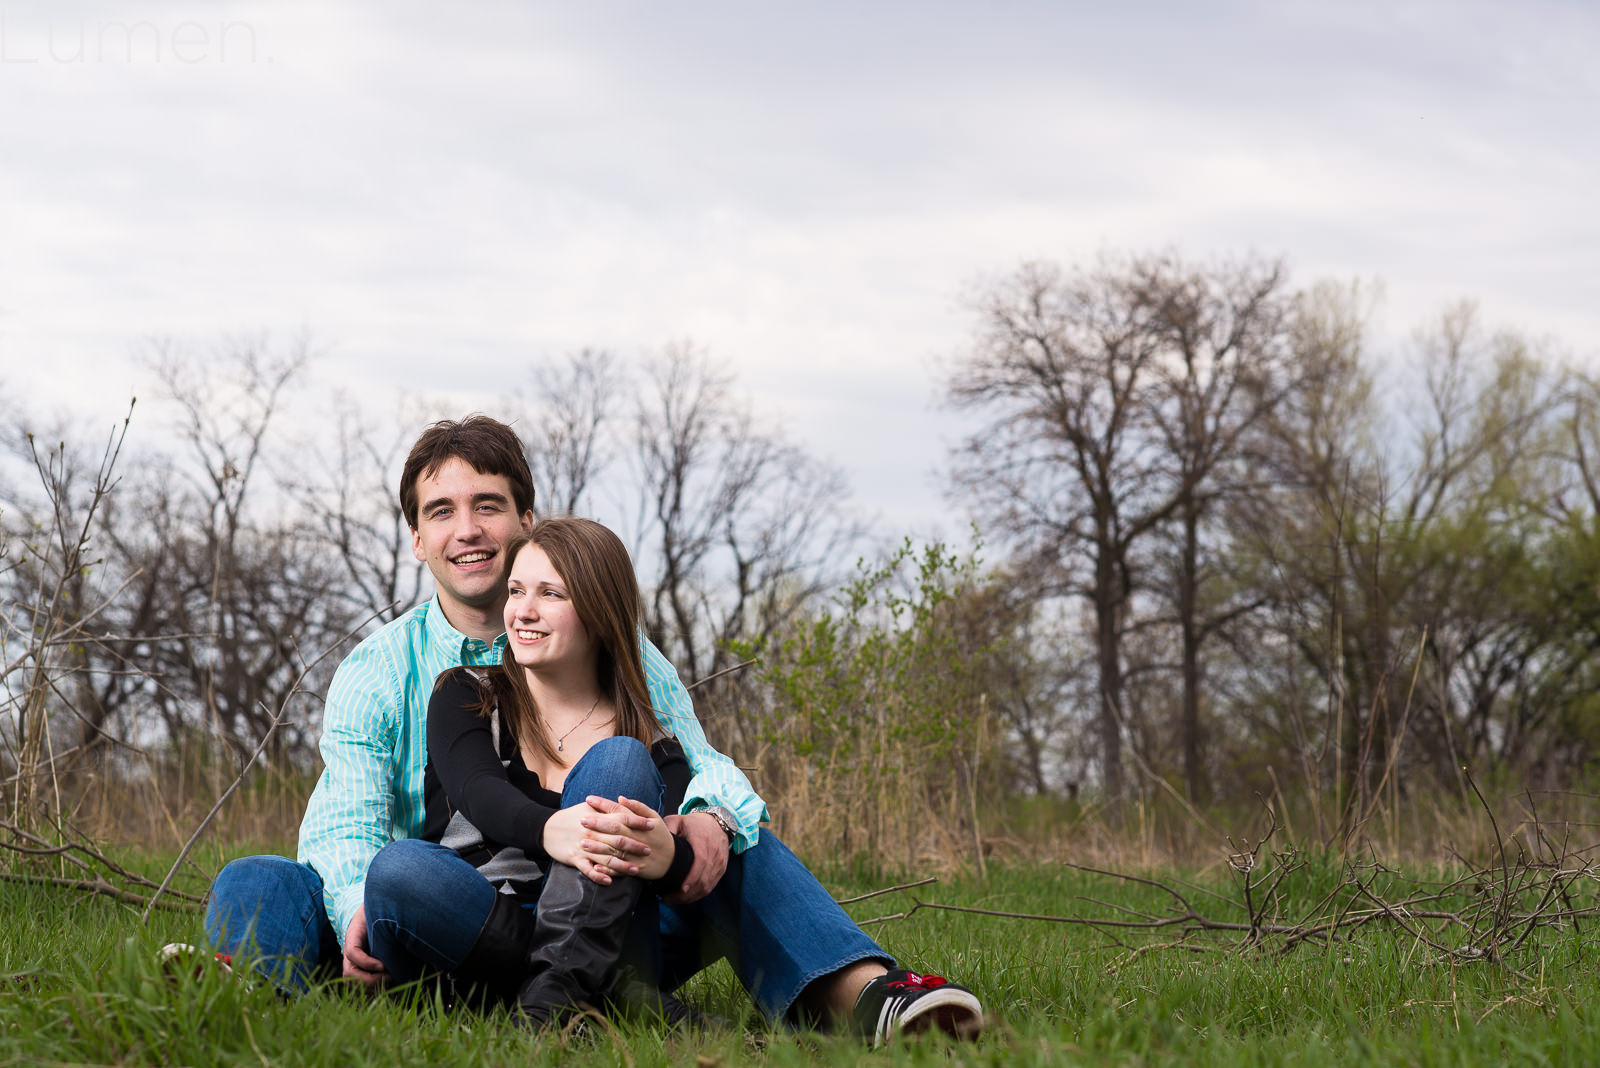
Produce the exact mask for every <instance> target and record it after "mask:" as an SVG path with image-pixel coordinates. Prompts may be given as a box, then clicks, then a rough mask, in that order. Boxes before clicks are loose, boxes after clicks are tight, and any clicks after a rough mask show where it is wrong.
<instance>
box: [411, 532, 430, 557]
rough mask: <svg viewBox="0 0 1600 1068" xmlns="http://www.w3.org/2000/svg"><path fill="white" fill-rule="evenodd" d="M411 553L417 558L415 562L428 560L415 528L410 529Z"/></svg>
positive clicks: (420, 536)
mask: <svg viewBox="0 0 1600 1068" xmlns="http://www.w3.org/2000/svg"><path fill="white" fill-rule="evenodd" d="M411 555H412V556H415V557H416V558H417V563H419V564H425V563H427V562H428V553H427V550H425V549H424V548H423V547H422V535H421V534H418V533H417V532H416V530H415V529H413V530H412V531H411Z"/></svg>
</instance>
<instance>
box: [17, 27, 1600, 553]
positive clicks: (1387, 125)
mask: <svg viewBox="0 0 1600 1068" xmlns="http://www.w3.org/2000/svg"><path fill="white" fill-rule="evenodd" d="M1597 10H1600V8H1597V7H1596V6H1594V5H1589V4H1580V3H1520V4H1516V5H1512V4H1486V3H1474V2H1470V0H1467V2H1463V0H1451V2H1425V3H1409V4H1408V3H1394V2H1390V3H1382V4H1378V3H1371V4H1369V3H1362V2H1354V3H1349V2H1346V3H1327V2H1323V3H1259V4H1258V3H1228V2H1214V3H1208V4H1194V3H1184V2H1173V3H1146V4H1140V3H1120V4H1097V5H1089V4H1078V3H1068V2H1058V3H1045V2H1005V0H993V2H990V3H984V4H979V3H970V4H954V3H939V2H930V0H920V2H917V3H877V4H864V3H860V2H859V0H858V2H855V3H849V4H843V3H816V2H813V3H805V4H801V3H783V4H779V3H759V2H756V0H744V2H740V3H671V2H666V0H636V2H631V3H606V2H584V3H578V2H563V3H559V4H556V3H529V2H487V0H486V2H478V3H473V4H470V5H446V4H444V3H438V2H435V3H421V2H386V3H383V4H373V3H365V4H357V3H351V2H346V0H317V2H315V3H311V2H306V3H271V4H268V3H262V4H181V3H161V2H148V3H125V4H117V5H111V4H76V3H69V2H52V3H48V4H46V3H0V20H3V22H0V133H3V136H0V389H4V390H6V391H7V392H8V393H9V394H10V395H11V396H12V397H13V398H22V399H25V400H26V401H28V402H29V403H30V404H33V405H36V406H38V407H39V408H40V409H41V410H42V409H45V408H58V407H60V408H67V409H70V410H71V411H73V412H76V413H82V414H85V415H88V416H91V417H95V418H98V419H101V420H103V421H104V422H105V423H107V424H109V423H110V421H112V420H113V419H115V418H117V417H120V415H121V413H122V410H123V408H124V407H125V406H126V402H127V398H128V396H129V395H130V394H133V393H136V392H142V393H146V394H148V393H149V383H148V381H146V380H144V379H143V378H142V372H141V371H140V369H139V367H138V365H137V363H136V361H135V360H134V359H133V358H132V356H133V354H134V353H135V352H137V351H138V350H139V348H140V346H141V345H142V344H144V343H145V342H146V340H147V339H149V338H151V337H154V336H165V337H170V338H174V339H177V340H178V341H180V342H183V343H188V344H191V345H194V346H197V347H205V346H207V345H209V344H210V343H211V342H212V341H214V340H215V339H216V338H217V337H219V336H220V335H222V334H224V333H228V332H239V331H244V330H260V329H265V330H269V331H272V332H274V333H275V334H278V335H281V336H286V335H288V334H290V333H292V332H294V331H296V330H299V329H301V328H305V329H307V330H309V331H310V332H311V334H312V335H313V336H314V338H315V339H316V340H317V341H318V342H319V343H320V345H321V346H322V347H323V348H324V349H325V350H326V355H325V356H324V357H323V358H322V359H321V360H320V362H319V363H318V365H317V367H316V369H315V375H316V381H317V382H318V383H319V384H321V385H325V386H327V387H328V388H330V389H331V388H349V389H357V390H359V392H360V393H361V395H362V396H363V397H365V398H367V399H368V400H369V401H370V402H372V403H373V404H374V406H375V409H376V410H379V411H381V410H383V409H382V407H381V404H380V403H379V402H380V400H381V398H382V397H384V396H385V395H386V394H387V392H388V391H391V390H397V389H400V388H405V389H408V390H410V391H412V392H429V391H446V392H448V393H449V395H450V396H451V397H452V398H455V399H456V400H458V401H459V403H460V404H461V405H462V406H463V410H465V409H466V408H468V407H473V406H477V405H479V404H485V403H488V402H489V399H490V398H492V397H494V396H495V394H496V392H497V391H499V390H500V388H501V386H500V383H503V382H505V381H508V380H511V379H513V378H514V377H515V376H516V374H517V373H518V369H519V368H521V367H527V368H528V369H529V370H530V373H531V370H532V369H533V368H534V367H536V366H537V365H538V363H539V362H540V361H541V360H548V359H551V358H552V357H554V356H556V355H559V354H560V353H562V352H565V351H567V350H569V349H574V348H577V347H580V346H601V347H609V348H613V349H616V350H618V351H620V352H623V353H626V354H633V353H637V352H640V351H643V350H647V349H656V348H659V347H660V346H661V345H663V344H664V343H666V342H669V341H672V340H675V339H684V338H691V339H693V340H694V341H695V342H697V343H698V344H699V345H701V346H703V347H704V348H706V349H707V350H709V351H710V352H711V353H712V354H713V355H714V356H716V357H720V358H722V359H724V360H726V361H727V362H728V363H729V365H730V366H732V367H733V368H734V369H735V370H736V371H737V373H738V375H739V381H740V383H741V384H742V386H743V387H744V388H746V389H747V390H748V391H749V392H750V393H751V395H752V400H753V403H754V404H755V406H756V407H757V409H758V410H759V411H761V412H762V413H764V414H766V415H768V416H769V417H772V418H778V419H781V420H782V422H783V425H784V426H785V427H787V428H788V430H789V431H790V432H791V434H793V435H794V436H795V437H797V438H799V439H801V440H802V441H803V442H804V443H805V444H806V445H807V447H808V448H810V449H811V451H813V452H814V453H816V454H818V455H821V456H823V457H826V458H829V459H832V460H834V461H835V462H838V463H840V464H841V465H843V466H844V467H845V468H846V470H847V472H848V474H849V476H850V479H851V482H852V484H853V486H854V488H855V493H856V498H857V501H858V503H859V504H860V506H861V507H862V509H863V510H864V511H866V512H869V513H874V514H878V515H880V516H881V517H883V521H884V523H885V524H886V525H887V526H888V527H890V528H891V529H890V530H889V533H890V534H891V535H892V534H893V533H894V532H895V531H896V530H917V531H919V532H922V531H926V530H928V529H931V526H932V525H933V524H934V523H936V522H937V521H938V520H939V518H940V516H941V515H942V514H944V513H945V512H946V511H947V509H948V504H947V503H946V502H945V500H944V498H943V496H942V491H943V482H942V480H941V477H940V475H939V474H938V471H939V470H940V469H941V468H942V467H943V466H944V460H945V455H946V449H947V447H948V446H949V445H950V444H952V438H953V436H954V435H953V425H952V421H951V419H950V417H949V416H948V414H947V413H945V412H943V411H942V410H941V409H940V408H939V403H938V399H939V382H940V379H941V372H940V366H941V361H948V359H949V358H950V357H952V356H953V355H955V354H958V353H959V352H960V351H961V349H962V347H963V345H964V343H965V339H966V337H967V336H968V334H969V332H970V329H971V320H970V317H969V315H968V313H967V311H966V310H965V306H964V303H963V301H964V298H965V296H966V295H967V294H968V293H970V292H971V291H972V288H973V286H974V285H976V284H980V282H981V279H983V278H985V277H989V278H992V277H994V276H996V275H998V274H1000V273H1002V272H1006V271H1008V270H1010V269H1012V268H1014V267H1015V266H1016V265H1017V264H1018V263H1019V262H1021V261H1022V260H1025V259H1037V258H1046V259H1053V260H1057V261H1061V262H1063V263H1067V264H1076V263H1086V262H1088V261H1090V260H1091V259H1093V257H1094V256H1095V255H1096V254H1097V253H1099V252H1100V251H1102V250H1110V251H1117V252H1138V251H1150V250H1159V249H1167V248H1171V249H1175V250H1176V251H1178V252H1180V253H1181V254H1183V255H1186V256H1189V257H1192V258H1196V259H1204V258H1209V257H1214V256H1225V255H1237V254H1242V253H1248V252H1258V253H1262V254H1267V255H1282V256H1284V257H1286V258H1287V260H1288V262H1289V264H1290V267H1291V270H1292V275H1293V278H1294V280H1295V281H1296V282H1299V283H1305V282H1309V281H1311V280H1313V279H1315V278H1319V277H1325V276H1336V277H1343V278H1351V277H1361V278H1373V277H1376V278H1381V279H1382V280H1383V282H1384V284H1385V286H1386V292H1387V300H1386V302H1385V304H1384V306H1383V315H1384V321H1385V325H1386V328H1387V329H1390V330H1392V331H1394V332H1395V333H1402V332H1404V331H1405V330H1407V329H1409V328H1410V327H1411V326H1413V325H1415V324H1416V323H1418V322H1420V321H1421V320H1423V319H1425V318H1426V317H1427V316H1429V315H1430V314H1432V313H1434V312H1436V311H1437V310H1438V309H1439V308H1440V307H1441V305H1442V304H1443V303H1444V302H1446V301H1448V300H1451V299H1453V298H1456V297H1461V296H1471V297H1476V298H1478V299H1479V300H1480V301H1481V303H1482V306H1483V312H1484V316H1485V318H1486V320H1487V321H1489V322H1490V323H1492V324H1506V325H1513V326H1517V327H1520V328H1522V329H1525V330H1527V331H1530V332H1532V333H1535V334H1548V335H1552V336H1553V337H1555V338H1558V339H1560V341H1561V342H1562V343H1563V344H1564V345H1565V347H1566V348H1567V350H1569V351H1570V352H1572V353H1573V354H1575V355H1576V356H1579V357H1581V358H1585V359H1587V360H1589V361H1590V362H1594V361H1595V359H1596V354H1597V353H1600V305H1597V300H1596V294H1597V293H1600V271H1597V269H1596V268H1597V265H1600V263H1597V261H1600V255H1597V252H1596V249H1600V208H1597V206H1596V203H1597V191H1596V187H1597V185H1600V182H1597V176H1600V136H1597V135H1600V107H1597V105H1600V64H1597V63H1596V62H1595V61H1594V57H1595V55H1596V54H1597V53H1600V14H1597V13H1596V12H1597ZM155 417H156V416H155V414H154V413H151V415H150V418H152V419H154V418H155ZM136 436H137V427H136Z"/></svg>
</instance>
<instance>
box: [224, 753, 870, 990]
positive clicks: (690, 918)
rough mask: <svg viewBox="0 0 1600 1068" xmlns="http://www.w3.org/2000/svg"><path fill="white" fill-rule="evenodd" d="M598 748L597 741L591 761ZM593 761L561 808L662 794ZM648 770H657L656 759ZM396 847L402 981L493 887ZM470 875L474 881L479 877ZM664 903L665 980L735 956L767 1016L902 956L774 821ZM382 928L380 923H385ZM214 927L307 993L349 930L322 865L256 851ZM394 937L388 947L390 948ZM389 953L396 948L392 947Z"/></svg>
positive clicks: (395, 928) (465, 935) (464, 927)
mask: <svg viewBox="0 0 1600 1068" xmlns="http://www.w3.org/2000/svg"><path fill="white" fill-rule="evenodd" d="M635 744H637V743H635ZM596 748H598V747H596ZM641 749H642V747H641ZM594 752H595V749H591V750H590V751H589V753H586V754H585V755H584V760H587V759H588V757H589V755H590V754H592V753H594ZM584 760H580V761H579V762H578V765H577V766H575V767H574V768H573V769H572V772H571V773H570V774H569V775H568V776H567V787H566V789H564V790H563V792H562V803H563V805H566V804H568V803H569V801H568V796H569V791H571V793H572V795H573V797H574V800H573V801H571V802H570V803H574V804H575V803H576V802H577V801H581V800H582V799H583V798H584V797H585V796H587V795H588V794H590V793H596V794H600V795H602V796H609V797H615V796H617V795H618V794H619V793H620V794H627V795H628V796H630V797H631V796H642V799H643V800H646V801H649V800H650V798H651V795H648V794H645V793H644V791H639V790H637V788H636V787H635V791H634V792H630V791H629V790H628V789H626V788H620V787H619V788H613V787H612V786H611V785H610V784H609V783H608V784H606V786H605V788H604V789H591V788H589V785H588V784H585V783H583V782H581V781H580V780H579V779H578V776H579V772H580V769H581V768H582V767H583V764H584ZM650 771H651V773H652V774H654V771H655V769H654V764H653V763H652V764H651V766H650ZM656 807H657V808H658V809H659V805H657V806H656ZM397 847H398V848H397ZM391 850H392V851H394V855H393V856H392V857H391V858H390V859H391V860H392V861H394V862H395V864H394V870H393V871H392V872H391V873H390V876H389V877H387V878H386V879H384V880H383V882H384V883H388V884H391V885H392V884H395V883H397V882H403V883H410V884H411V885H412V887H413V889H414V891H415V893H414V894H412V895H410V897H409V903H407V902H406V901H403V900H402V898H406V897H407V895H406V894H403V893H400V892H398V891H397V890H395V889H390V890H383V889H382V887H381V885H380V893H382V894H384V895H386V900H385V901H384V902H383V903H381V905H380V904H379V903H377V902H375V901H374V897H373V892H374V889H373V885H372V880H373V873H374V869H377V867H378V864H377V860H376V858H375V859H374V861H373V868H372V869H369V875H368V886H367V927H368V939H369V943H370V944H371V946H372V949H373V952H374V955H375V956H378V957H379V959H380V960H385V965H386V967H389V968H390V971H391V974H393V975H396V977H397V978H398V977H399V973H397V971H396V968H397V967H398V968H399V969H401V970H402V971H403V970H404V969H406V968H408V967H410V968H417V967H419V966H425V967H427V968H434V969H438V970H441V971H448V970H449V967H450V966H451V965H452V964H458V963H460V961H461V960H463V959H464V958H465V956H466V954H467V952H468V951H469V950H470V949H471V948H472V944H473V943H474V942H475V941H476V939H477V936H478V933H479V932H480V931H481V930H482V928H483V921H484V919H485V918H486V917H487V915H488V911H489V907H490V905H492V904H493V900H494V899H493V893H494V890H493V888H492V887H490V886H489V884H488V882H487V881H486V880H484V879H483V877H482V876H480V875H478V873H477V871H476V869H474V868H472V867H471V866H470V865H468V864H466V862H464V861H460V860H459V858H455V857H454V854H453V853H451V854H450V857H448V858H446V857H441V856H439V853H440V852H441V850H440V847H437V846H432V847H430V846H429V845H428V843H422V842H416V841H405V842H395V843H391V844H390V845H389V846H386V847H385V849H384V850H382V851H380V853H379V855H380V856H382V855H383V854H384V853H387V852H390V851H391ZM443 852H449V851H448V850H445V851H443ZM452 860H453V861H454V863H453V864H452V863H450V861H452ZM462 869H465V871H464V872H463V871H462ZM469 874H470V876H471V879H476V880H477V882H476V883H473V882H471V879H468V878H467V875H469ZM436 878H437V879H438V880H439V881H438V882H437V883H436V884H435V885H436V886H438V887H453V888H454V889H453V890H441V891H433V890H428V889H427V888H426V886H425V885H424V884H426V883H427V882H429V881H431V880H433V879H436ZM458 878H459V882H456V881H454V880H456V879H458ZM412 880H416V882H412ZM450 893H457V894H459V896H457V897H450V896H449V894H450ZM647 898H648V895H647ZM650 900H651V901H652V902H653V899H650ZM426 901H432V902H433V903H434V906H433V908H432V912H433V915H432V916H431V917H430V916H421V915H419V914H418V913H417V911H416V910H418V909H421V908H424V907H426V904H425V902H426ZM375 908H376V909H377V911H375ZM659 908H660V923H659V940H658V943H657V945H658V947H659V950H660V961H661V965H660V969H661V978H662V982H661V985H662V988H663V989H665V990H669V991H670V990H674V989H676V988H677V987H678V986H679V985H681V984H682V983H683V982H684V981H685V980H687V979H688V978H689V977H690V976H692V975H694V974H696V973H697V972H699V971H700V970H701V969H702V968H705V967H708V966H710V965H711V964H713V963H715V962H716V961H717V960H718V959H719V958H723V957H726V958H727V960H728V962H729V963H730V964H731V965H732V966H733V970H734V973H735V974H736V975H737V976H738V977H739V979H740V981H741V982H742V983H743V984H744V986H745V988H746V989H747V990H749V991H750V993H751V995H752V996H753V997H754V998H755V1001H756V1004H757V1006H758V1007H759V1008H760V1009H761V1011H762V1012H763V1013H764V1014H765V1015H766V1016H767V1017H768V1018H769V1019H774V1020H777V1019H782V1018H783V1017H784V1016H785V1015H786V1014H787V1013H788V1012H789V1010H790V1008H791V1007H792V1006H793V1005H794V1002H795V1000H796V999H797V998H798V997H799V995H800V992H801V991H802V990H804V989H805V987H806V986H807V984H809V983H810V982H812V980H814V979H818V978H820V977H822V976H825V975H829V974H831V973H833V972H836V971H838V970H839V969H841V968H843V967H845V966H846V965H848V964H851V963H854V962H855V961H859V960H879V961H882V962H884V963H885V964H887V965H888V966H890V967H893V966H894V960H893V958H892V957H890V955H889V954H888V953H885V952H884V951H883V949H882V947H880V946H879V945H878V944H877V943H876V942H874V941H873V940H872V939H870V938H868V937H867V936H866V934H865V933H864V932H863V931H862V930H861V928H859V927H857V926H856V925H855V923H854V922H853V921H852V920H851V919H850V917H849V916H847V915H845V912H844V910H843V909H841V908H840V907H839V905H838V903H837V902H835V901H834V900H833V898H832V897H831V896H829V894H828V892H827V891H826V890H824V889H823V887H822V884H820V883H818V882H817V880H816V878H815V876H813V875H812V874H811V872H809V871H808V870H806V867H805V866H804V865H803V864H801V863H800V861H799V859H798V858H797V857H795V855H794V854H793V853H791V852H790V851H789V850H788V848H787V847H785V846H784V844H783V843H782V842H780V841H779V840H778V838H777V836H776V835H773V834H772V833H770V832H769V831H765V830H763V831H762V833H761V836H760V839H759V840H758V841H757V842H756V844H755V845H753V846H751V847H750V848H749V849H747V850H745V851H744V852H743V853H740V854H736V855H735V856H733V857H730V858H729V861H728V871H727V873H726V874H725V875H724V876H723V877H722V880H721V881H720V882H719V883H718V884H717V885H716V887H715V888H714V889H713V890H712V891H711V893H710V894H708V895H706V897H704V898H702V899H701V900H699V901H696V902H694V903H693V904H690V905H677V906H669V905H660V906H659ZM377 926H381V927H382V933H379V931H378V930H375V927H377ZM206 933H207V935H208V936H209V938H210V940H211V943H212V945H213V947H214V948H216V949H217V950H218V951H220V952H224V953H233V954H235V955H249V954H254V955H256V956H257V958H258V959H259V961H260V963H261V966H262V968H263V969H264V970H265V971H266V972H267V974H269V975H270V976H272V978H273V979H274V980H275V981H276V982H277V983H278V984H279V985H280V986H281V987H283V988H284V989H285V990H290V991H298V990H303V989H304V988H305V986H306V985H307V983H308V982H309V981H311V980H312V979H314V978H319V977H331V976H337V975H338V974H340V968H341V965H340V960H341V955H342V947H341V945H340V942H341V937H340V936H339V935H336V934H335V932H334V930H333V927H332V925H331V924H330V923H329V922H328V917H327V911H326V909H325V908H324V903H323V899H322V880H321V878H320V877H319V876H318V875H317V873H316V872H315V871H313V870H312V869H311V868H310V867H308V866H306V865H304V864H297V863H295V862H294V861H292V860H289V859H287V858H285V857H271V856H262V857H245V858H242V859H240V860H236V861H234V862H233V863H231V864H229V865H228V866H227V867H226V868H224V869H223V870H222V872H221V874H219V875H218V876H217V880H216V882H215V883H214V884H212V888H211V902H210V905H209V907H208V908H207V911H206ZM385 941H387V942H388V943H389V946H388V948H384V949H382V951H381V952H380V946H381V945H382V943H384V942H385ZM384 953H389V954H390V956H389V957H388V958H385V956H384ZM407 958H408V960H406V959H407Z"/></svg>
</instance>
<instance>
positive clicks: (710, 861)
mask: <svg viewBox="0 0 1600 1068" xmlns="http://www.w3.org/2000/svg"><path fill="white" fill-rule="evenodd" d="M666 820H667V829H668V830H669V831H671V832H672V833H673V834H681V835H683V836H684V837H685V838H687V839H688V840H689V844H690V845H691V846H693V847H694V864H693V865H692V866H690V868H689V875H688V877H687V878H685V879H684V880H683V887H682V889H680V890H679V891H678V892H677V893H676V894H673V895H672V896H671V897H664V898H662V899H661V900H663V901H665V902H666V903H667V904H669V905H687V904H689V903H690V902H692V901H699V900H700V899H701V898H703V897H705V896H706V895H707V894H709V893H711V891H712V888H713V887H715V886H716V885H717V883H719V882H721V881H722V873H723V872H725V871H727V870H728V836H727V835H726V834H724V833H723V831H722V824H720V823H718V822H717V821H716V818H715V817H714V816H712V815H711V814H710V813H706V812H691V813H689V814H688V815H687V816H668V817H666Z"/></svg>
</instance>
